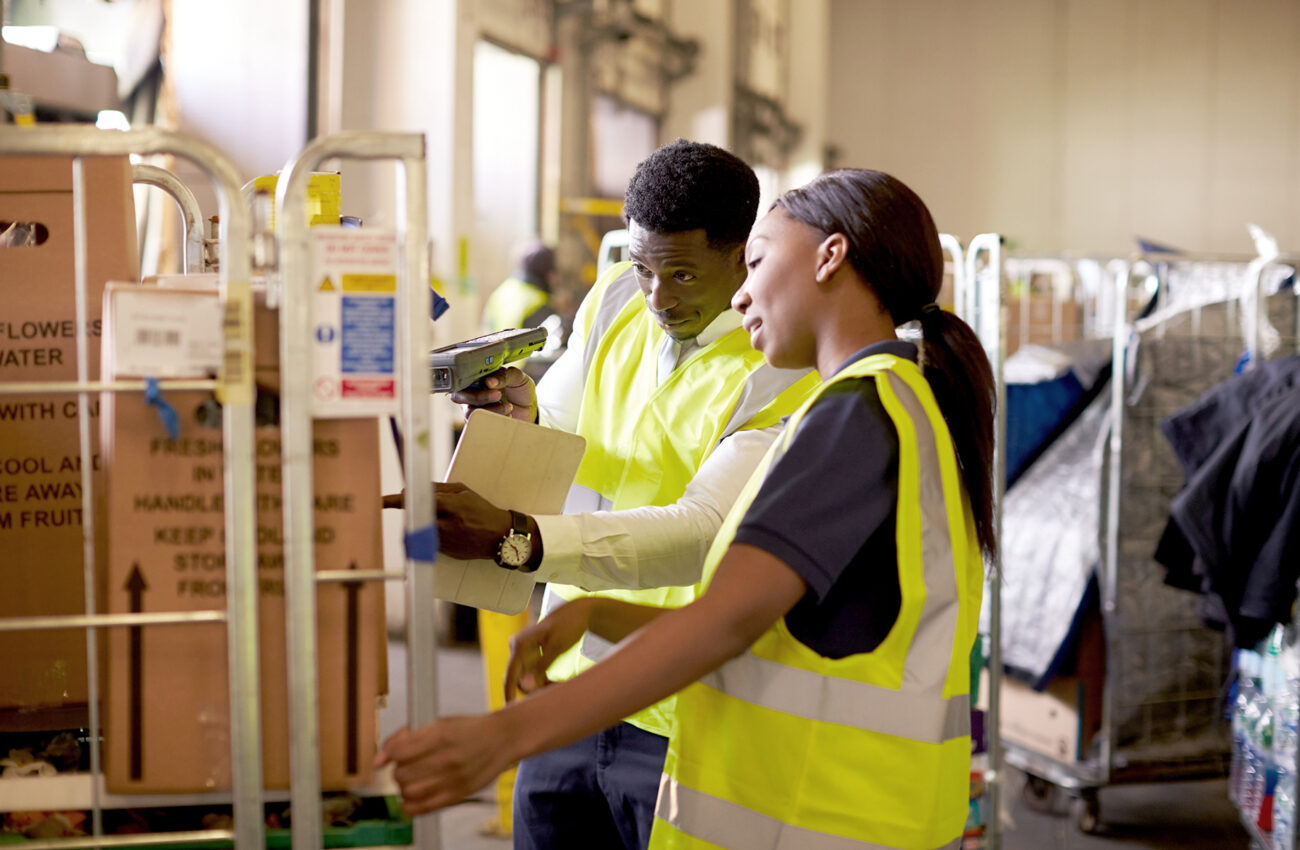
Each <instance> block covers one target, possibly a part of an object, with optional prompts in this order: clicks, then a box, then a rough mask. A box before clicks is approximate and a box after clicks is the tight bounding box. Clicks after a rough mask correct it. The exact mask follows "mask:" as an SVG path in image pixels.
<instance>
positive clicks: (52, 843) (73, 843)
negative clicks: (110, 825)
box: [22, 829, 235, 850]
mask: <svg viewBox="0 0 1300 850" xmlns="http://www.w3.org/2000/svg"><path fill="white" fill-rule="evenodd" d="M233 840H235V832H234V831H232V830H229V829H200V830H193V831H190V832H165V833H159V834H156V835H122V836H118V835H108V836H104V835H101V836H98V837H96V838H55V839H51V840H48V841H24V842H23V843H22V848H23V850H80V848H83V847H84V848H89V847H150V846H159V845H165V846H168V847H170V846H172V845H174V844H200V843H207V842H209V841H233Z"/></svg>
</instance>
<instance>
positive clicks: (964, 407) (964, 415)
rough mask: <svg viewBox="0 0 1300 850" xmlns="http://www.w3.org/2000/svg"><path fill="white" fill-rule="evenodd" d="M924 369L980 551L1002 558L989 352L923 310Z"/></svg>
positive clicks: (971, 334)
mask: <svg viewBox="0 0 1300 850" xmlns="http://www.w3.org/2000/svg"><path fill="white" fill-rule="evenodd" d="M918 318H919V319H920V322H921V337H922V346H921V366H922V367H923V368H924V370H925V379H926V381H928V382H929V384H930V390H931V391H932V392H933V393H934V398H935V401H937V402H938V403H939V411H940V412H941V413H942V414H943V418H944V421H945V422H947V423H948V431H949V433H950V434H951V435H952V443H953V447H954V448H955V449H956V452H957V465H958V466H959V467H960V468H961V477H962V481H963V483H965V485H966V492H967V493H968V494H969V495H970V504H971V513H973V514H974V515H975V532H976V534H977V535H978V537H979V541H980V547H981V548H982V549H983V550H984V553H985V555H986V556H988V557H989V558H993V557H994V556H996V554H997V548H998V541H997V526H996V525H995V522H994V517H993V475H994V470H993V416H994V409H995V407H996V404H997V390H996V387H995V385H994V383H993V369H992V368H991V367H990V366H989V360H988V357H987V356H986V355H985V354H984V346H983V345H981V344H980V340H979V337H978V336H976V335H975V331H973V330H972V329H971V327H970V325H968V324H966V323H965V322H964V321H962V320H961V319H960V318H959V317H957V316H956V315H954V314H952V313H949V312H947V311H945V310H938V309H935V310H925V309H923V310H922V311H921V313H920V316H919V317H918Z"/></svg>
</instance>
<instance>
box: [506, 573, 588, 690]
mask: <svg viewBox="0 0 1300 850" xmlns="http://www.w3.org/2000/svg"><path fill="white" fill-rule="evenodd" d="M596 602H597V600H595V599H593V598H591V597H582V598H581V599H575V600H573V601H572V602H566V603H565V604H563V605H561V606H560V607H559V608H556V609H555V610H554V611H552V612H551V613H550V614H549V615H547V616H546V617H544V618H542V620H541V621H540V622H538V623H536V624H534V625H531V626H529V627H528V628H526V629H524V630H523V631H521V632H519V633H518V634H516V635H515V636H514V637H512V638H511V639H510V661H509V662H507V664H506V675H505V682H504V683H503V686H504V688H505V695H506V702H513V701H514V699H515V697H516V696H517V695H519V694H530V693H532V692H533V691H535V690H538V689H539V688H544V687H546V686H547V685H549V684H550V683H551V681H550V679H547V678H546V668H548V667H550V666H551V664H552V663H554V661H555V659H556V658H558V657H559V656H560V654H561V653H562V652H564V651H565V650H566V649H568V648H569V647H571V646H573V645H574V644H575V643H577V642H578V641H579V640H581V639H582V635H583V633H585V632H586V631H587V627H588V624H589V623H590V620H591V612H592V609H593V608H594V606H595V605H596Z"/></svg>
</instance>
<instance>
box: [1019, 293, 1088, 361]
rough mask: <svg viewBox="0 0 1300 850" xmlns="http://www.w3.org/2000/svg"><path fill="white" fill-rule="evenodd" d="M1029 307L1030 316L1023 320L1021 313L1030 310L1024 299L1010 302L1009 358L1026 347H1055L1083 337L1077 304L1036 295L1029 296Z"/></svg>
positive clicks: (1081, 320)
mask: <svg viewBox="0 0 1300 850" xmlns="http://www.w3.org/2000/svg"><path fill="white" fill-rule="evenodd" d="M1027 307H1028V309H1027V313H1028V315H1027V317H1023V316H1022V315H1021V313H1022V311H1024V310H1025V309H1026V308H1025V306H1024V299H1023V297H1018V296H1011V297H1009V298H1008V299H1007V312H1006V316H1007V355H1008V356H1009V355H1011V354H1014V353H1015V351H1016V349H1018V348H1020V347H1021V346H1022V345H1027V344H1031V343H1032V344H1037V345H1051V344H1053V343H1055V342H1071V341H1074V340H1077V339H1080V338H1081V337H1082V333H1083V324H1082V322H1083V316H1082V314H1081V312H1080V310H1079V304H1078V303H1077V302H1075V301H1055V300H1053V298H1052V296H1051V295H1045V294H1038V293H1034V294H1031V295H1030V296H1029V301H1028V305H1027ZM1026 322H1027V324H1026Z"/></svg>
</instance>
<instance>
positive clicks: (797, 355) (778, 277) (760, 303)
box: [731, 207, 825, 369]
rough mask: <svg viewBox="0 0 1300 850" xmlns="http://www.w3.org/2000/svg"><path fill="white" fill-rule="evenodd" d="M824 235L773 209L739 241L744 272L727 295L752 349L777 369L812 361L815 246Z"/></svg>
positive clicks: (816, 293) (814, 350)
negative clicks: (741, 281) (732, 293)
mask: <svg viewBox="0 0 1300 850" xmlns="http://www.w3.org/2000/svg"><path fill="white" fill-rule="evenodd" d="M824 238H825V237H824V236H823V234H822V233H821V232H820V231H818V230H816V229H814V228H812V227H809V226H808V225H806V224H804V223H803V222H801V221H799V220H797V219H795V218H792V217H791V216H790V214H789V213H787V212H786V211H785V210H784V209H783V208H781V207H776V208H775V209H773V210H772V211H771V212H769V213H768V214H767V215H765V216H763V217H762V218H761V219H759V220H758V223H757V224H755V225H754V229H753V230H752V231H751V232H750V234H749V242H748V243H746V245H745V265H746V266H747V268H748V270H749V276H748V277H746V278H745V282H744V284H742V285H741V287H740V289H739V291H737V292H736V295H735V297H734V298H732V299H731V306H732V307H734V308H735V309H736V310H737V311H738V312H739V313H740V314H741V316H742V317H743V322H742V324H743V326H744V328H745V330H746V331H748V332H749V339H750V342H751V343H752V344H753V346H754V348H756V349H758V350H759V351H761V352H763V356H764V357H765V358H767V362H768V363H771V364H772V365H773V366H776V367H779V368H782V369H804V368H807V367H809V366H816V365H817V345H816V342H817V340H816V336H815V330H816V319H817V316H818V312H819V310H820V305H819V298H820V292H819V289H818V286H817V267H818V250H817V249H818V246H819V245H820V244H821V243H822V241H823V239H824Z"/></svg>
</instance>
